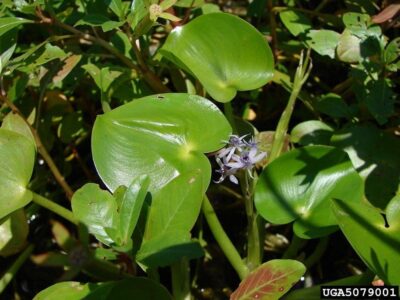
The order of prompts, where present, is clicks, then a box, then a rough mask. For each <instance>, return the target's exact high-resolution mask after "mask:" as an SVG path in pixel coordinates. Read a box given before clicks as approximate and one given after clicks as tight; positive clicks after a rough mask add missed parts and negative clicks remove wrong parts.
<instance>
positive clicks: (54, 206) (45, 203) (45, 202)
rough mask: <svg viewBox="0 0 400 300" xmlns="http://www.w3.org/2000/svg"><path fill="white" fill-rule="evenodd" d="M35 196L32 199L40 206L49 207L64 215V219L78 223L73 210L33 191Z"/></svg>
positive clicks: (61, 215)
mask: <svg viewBox="0 0 400 300" xmlns="http://www.w3.org/2000/svg"><path fill="white" fill-rule="evenodd" d="M32 195H33V198H32V201H33V202H35V203H36V204H39V205H40V206H42V207H44V208H47V209H48V210H50V211H52V212H54V213H56V214H57V215H59V216H60V217H63V218H64V219H66V220H68V221H70V222H71V223H73V224H75V225H78V223H79V222H78V220H77V219H76V218H75V216H74V214H73V213H72V211H70V210H68V209H66V208H64V207H62V206H61V205H58V204H57V203H55V202H53V201H51V200H49V199H47V198H45V197H43V196H40V195H39V194H36V193H34V192H32Z"/></svg>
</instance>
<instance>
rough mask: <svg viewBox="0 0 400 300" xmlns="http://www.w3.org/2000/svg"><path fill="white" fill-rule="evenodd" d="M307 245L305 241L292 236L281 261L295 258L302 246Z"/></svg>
mask: <svg viewBox="0 0 400 300" xmlns="http://www.w3.org/2000/svg"><path fill="white" fill-rule="evenodd" d="M306 243H307V241H306V240H303V239H301V238H299V237H298V236H297V235H295V234H293V237H292V241H291V242H290V245H289V247H288V248H287V249H286V251H285V253H284V254H283V256H282V258H283V259H289V258H296V256H297V253H298V252H299V250H300V249H301V248H303V246H304V245H305V244H306Z"/></svg>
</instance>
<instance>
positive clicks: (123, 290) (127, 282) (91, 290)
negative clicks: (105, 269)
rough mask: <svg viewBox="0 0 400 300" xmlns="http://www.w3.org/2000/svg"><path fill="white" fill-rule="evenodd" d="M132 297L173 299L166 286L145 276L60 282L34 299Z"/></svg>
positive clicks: (91, 299)
mask: <svg viewBox="0 0 400 300" xmlns="http://www.w3.org/2000/svg"><path fill="white" fill-rule="evenodd" d="M132 297H134V298H135V299H146V300H172V298H171V296H170V294H169V293H168V291H167V289H166V288H165V287H163V286H162V285H160V284H158V283H156V282H155V281H152V280H150V279H147V278H143V277H136V278H132V279H124V280H120V281H117V282H102V283H86V284H82V283H80V282H76V281H67V282H60V283H56V284H54V285H52V286H50V287H48V288H47V289H45V290H43V291H41V292H40V293H39V294H37V295H36V296H35V298H34V300H59V299H63V300H81V299H85V300H98V299H102V300H114V299H131V298H132Z"/></svg>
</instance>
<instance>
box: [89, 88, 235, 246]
mask: <svg viewBox="0 0 400 300" xmlns="http://www.w3.org/2000/svg"><path fill="white" fill-rule="evenodd" d="M155 112H157V113H155ZM230 133H231V128H230V125H229V123H228V121H227V120H226V119H225V117H224V116H223V114H222V113H221V112H220V111H219V109H218V108H217V107H216V106H215V105H214V104H212V103H211V102H210V101H208V100H207V99H204V98H202V97H199V96H192V95H187V94H163V95H155V96H149V97H145V98H142V99H138V100H134V101H132V102H131V103H128V104H126V105H123V106H120V107H119V108H117V109H114V110H112V111H110V112H108V113H106V114H104V115H102V116H99V117H98V118H97V120H96V122H95V125H94V128H93V134H92V150H93V159H94V162H95V165H96V168H97V171H98V173H99V174H100V176H101V178H102V180H103V181H104V183H105V184H106V185H107V187H108V188H109V189H110V190H111V191H114V190H115V189H116V188H117V187H118V186H120V185H128V184H129V183H130V182H131V181H132V179H133V178H135V177H137V176H140V175H148V176H149V177H150V178H151V183H150V186H149V192H150V193H151V195H152V200H151V208H150V212H149V215H148V222H147V226H146V232H145V240H149V239H152V238H155V237H156V236H159V235H162V234H163V232H165V231H167V230H173V231H175V230H181V231H187V232H188V231H189V230H190V229H191V227H192V226H193V225H194V222H195V221H196V219H197V216H198V214H199V212H200V206H201V201H202V196H203V194H204V192H205V190H206V189H207V186H208V184H209V182H210V177H211V170H210V169H211V168H210V163H209V162H208V159H207V158H206V157H205V155H204V154H203V153H207V152H212V151H216V150H218V149H219V148H221V146H222V143H221V141H222V140H225V139H227V137H228V136H229V134H230Z"/></svg>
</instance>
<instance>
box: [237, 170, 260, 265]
mask: <svg viewBox="0 0 400 300" xmlns="http://www.w3.org/2000/svg"><path fill="white" fill-rule="evenodd" d="M244 174H245V175H244V177H242V180H241V181H240V182H241V188H242V194H243V196H244V199H245V200H244V203H245V209H246V216H247V259H246V260H247V267H248V268H249V270H250V271H251V270H253V269H255V268H257V267H258V266H259V265H260V264H261V261H262V249H263V248H262V246H261V242H260V241H261V238H260V230H259V229H260V226H259V225H260V221H261V220H260V218H259V217H258V216H257V212H256V211H255V209H254V199H253V194H254V193H253V188H252V186H251V183H252V181H251V180H250V178H249V177H250V176H249V174H248V173H247V172H245V173H244Z"/></svg>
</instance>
